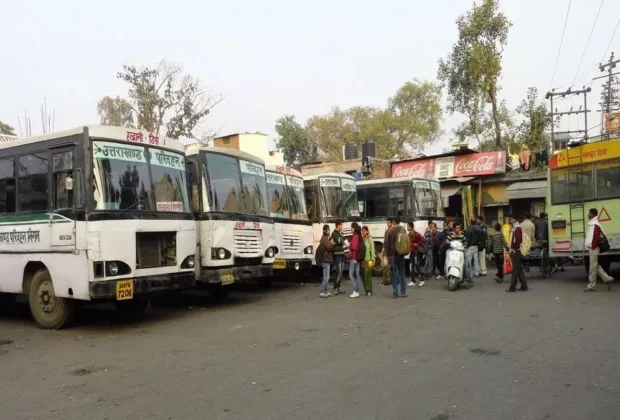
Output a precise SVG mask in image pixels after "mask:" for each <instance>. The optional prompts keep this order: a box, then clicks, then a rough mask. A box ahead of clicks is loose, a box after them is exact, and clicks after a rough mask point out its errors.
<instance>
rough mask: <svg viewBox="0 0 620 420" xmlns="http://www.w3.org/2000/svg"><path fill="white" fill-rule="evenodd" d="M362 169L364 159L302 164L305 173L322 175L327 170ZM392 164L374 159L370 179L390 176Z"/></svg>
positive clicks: (342, 171) (345, 171) (352, 170)
mask: <svg viewBox="0 0 620 420" xmlns="http://www.w3.org/2000/svg"><path fill="white" fill-rule="evenodd" d="M361 169H362V159H361V158H359V159H351V160H341V161H338V162H321V163H306V164H303V165H301V173H302V174H303V175H320V174H323V173H326V172H335V173H350V172H354V171H360V170H361ZM390 176H391V172H390V164H389V163H383V162H377V161H374V162H373V164H372V175H371V176H370V179H379V178H390Z"/></svg>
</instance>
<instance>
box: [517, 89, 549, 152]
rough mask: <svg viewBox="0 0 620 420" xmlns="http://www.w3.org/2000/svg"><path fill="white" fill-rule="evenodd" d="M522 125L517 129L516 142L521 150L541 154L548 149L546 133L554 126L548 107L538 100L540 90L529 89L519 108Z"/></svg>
mask: <svg viewBox="0 0 620 420" xmlns="http://www.w3.org/2000/svg"><path fill="white" fill-rule="evenodd" d="M517 115H519V116H520V117H521V123H520V124H519V126H518V127H517V136H516V141H517V143H518V146H519V147H520V148H521V149H527V150H531V151H532V152H541V151H543V150H545V148H546V147H547V135H546V133H547V132H548V131H550V130H551V126H552V125H553V124H554V121H553V118H552V117H551V116H550V115H549V109H547V106H546V105H545V104H544V103H542V102H541V101H539V100H538V89H536V88H535V87H529V88H527V95H526V97H525V99H523V100H522V101H521V104H520V105H519V106H518V107H517Z"/></svg>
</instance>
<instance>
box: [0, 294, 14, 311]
mask: <svg viewBox="0 0 620 420" xmlns="http://www.w3.org/2000/svg"><path fill="white" fill-rule="evenodd" d="M15 299H17V295H16V294H13V293H0V314H4V313H6V312H7V310H8V308H9V306H11V304H12V303H13V302H15Z"/></svg>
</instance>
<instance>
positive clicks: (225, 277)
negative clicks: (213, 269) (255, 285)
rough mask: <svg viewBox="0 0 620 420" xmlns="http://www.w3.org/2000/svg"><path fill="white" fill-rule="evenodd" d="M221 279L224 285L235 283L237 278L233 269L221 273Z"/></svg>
mask: <svg viewBox="0 0 620 420" xmlns="http://www.w3.org/2000/svg"><path fill="white" fill-rule="evenodd" d="M220 279H222V285H223V286H225V285H227V284H232V283H234V282H235V276H233V271H232V269H231V268H227V269H225V270H222V271H220Z"/></svg>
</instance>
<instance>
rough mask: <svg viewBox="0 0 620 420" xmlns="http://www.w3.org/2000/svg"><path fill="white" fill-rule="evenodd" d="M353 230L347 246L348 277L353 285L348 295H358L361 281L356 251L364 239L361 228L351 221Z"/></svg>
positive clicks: (356, 296) (353, 296)
mask: <svg viewBox="0 0 620 420" xmlns="http://www.w3.org/2000/svg"><path fill="white" fill-rule="evenodd" d="M351 228H352V230H353V237H352V238H351V246H350V247H349V277H350V278H351V286H352V287H353V293H351V295H350V296H349V297H351V298H358V297H360V283H361V281H362V279H361V277H360V265H361V264H360V261H358V255H357V251H358V249H360V247H361V243H362V242H363V241H364V239H363V238H362V228H361V227H360V226H359V225H358V224H357V223H356V222H353V224H352V226H351Z"/></svg>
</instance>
